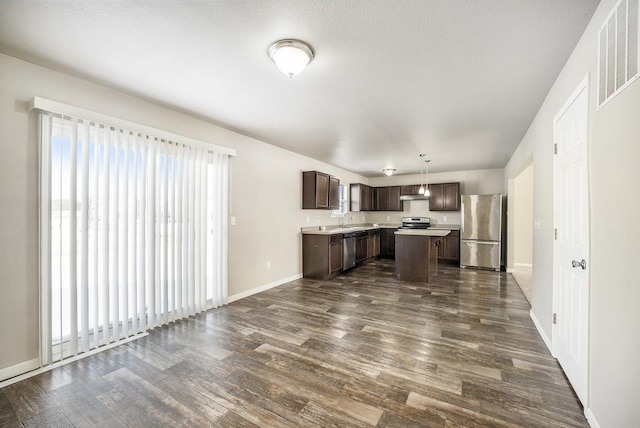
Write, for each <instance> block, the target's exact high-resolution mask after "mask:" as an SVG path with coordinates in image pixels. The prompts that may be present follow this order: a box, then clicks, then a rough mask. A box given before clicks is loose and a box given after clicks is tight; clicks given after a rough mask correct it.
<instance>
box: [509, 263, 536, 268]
mask: <svg viewBox="0 0 640 428" xmlns="http://www.w3.org/2000/svg"><path fill="white" fill-rule="evenodd" d="M513 266H514V267H516V266H517V267H523V268H533V265H532V264H531V263H514V264H513Z"/></svg>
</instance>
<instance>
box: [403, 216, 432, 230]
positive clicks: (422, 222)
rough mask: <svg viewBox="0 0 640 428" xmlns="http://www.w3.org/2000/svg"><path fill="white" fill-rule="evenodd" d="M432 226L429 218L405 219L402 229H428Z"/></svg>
mask: <svg viewBox="0 0 640 428" xmlns="http://www.w3.org/2000/svg"><path fill="white" fill-rule="evenodd" d="M429 226H431V219H430V218H429V217H403V218H402V227H401V228H400V229H428V228H429Z"/></svg>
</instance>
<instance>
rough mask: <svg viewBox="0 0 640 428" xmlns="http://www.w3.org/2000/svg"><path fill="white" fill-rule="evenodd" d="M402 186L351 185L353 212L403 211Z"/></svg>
mask: <svg viewBox="0 0 640 428" xmlns="http://www.w3.org/2000/svg"><path fill="white" fill-rule="evenodd" d="M402 209H403V207H402V201H401V200H400V186H383V187H369V186H367V185H366V184H361V183H354V184H352V185H351V211H402Z"/></svg>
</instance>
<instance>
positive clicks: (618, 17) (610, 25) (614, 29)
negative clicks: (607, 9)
mask: <svg viewBox="0 0 640 428" xmlns="http://www.w3.org/2000/svg"><path fill="white" fill-rule="evenodd" d="M638 2H639V0H620V1H619V2H618V4H616V6H615V7H614V9H613V10H612V11H611V13H610V14H609V16H608V17H607V20H606V21H605V23H604V24H603V25H602V27H601V28H600V33H599V34H598V58H599V61H598V109H600V108H601V107H603V106H604V105H605V104H606V103H607V102H608V101H609V100H611V99H612V98H613V97H614V96H616V95H618V94H619V93H620V92H622V90H624V89H625V88H626V87H627V86H629V85H630V84H631V83H632V82H633V81H634V80H636V79H637V78H638V40H639V39H640V37H639V36H640V33H639V31H638V28H639V27H640V25H639V23H638Z"/></svg>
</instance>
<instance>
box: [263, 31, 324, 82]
mask: <svg viewBox="0 0 640 428" xmlns="http://www.w3.org/2000/svg"><path fill="white" fill-rule="evenodd" d="M269 56H270V57H271V60H273V62H274V63H275V64H276V67H278V70H280V71H281V72H283V73H284V74H286V75H287V76H289V77H290V78H292V77H293V76H295V75H296V74H298V73H300V72H302V70H304V69H305V67H306V66H307V65H308V64H309V63H310V62H311V60H312V59H313V56H314V54H313V49H312V48H311V46H309V45H308V44H307V43H305V42H303V41H301V40H295V39H284V40H279V41H277V42H275V43H274V44H272V45H271V47H270V48H269Z"/></svg>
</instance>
